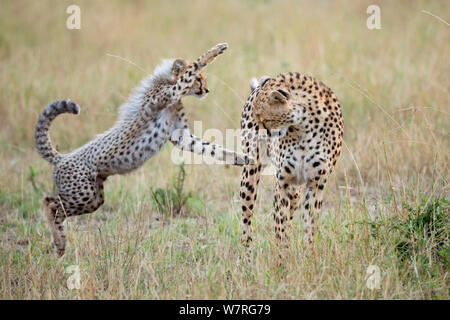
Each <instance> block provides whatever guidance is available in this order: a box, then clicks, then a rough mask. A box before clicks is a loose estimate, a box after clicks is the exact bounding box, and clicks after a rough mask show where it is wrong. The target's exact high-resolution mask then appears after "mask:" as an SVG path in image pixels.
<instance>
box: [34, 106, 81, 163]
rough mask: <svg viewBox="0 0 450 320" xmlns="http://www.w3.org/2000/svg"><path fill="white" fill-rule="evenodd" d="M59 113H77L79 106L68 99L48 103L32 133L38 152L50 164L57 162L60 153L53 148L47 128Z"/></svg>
mask: <svg viewBox="0 0 450 320" xmlns="http://www.w3.org/2000/svg"><path fill="white" fill-rule="evenodd" d="M61 113H73V114H79V113H80V107H79V106H78V105H77V104H76V103H74V102H72V101H70V100H69V99H67V100H58V101H55V102H53V103H51V104H49V105H48V106H47V107H46V108H45V109H44V111H43V112H42V113H41V115H40V116H39V120H38V122H37V124H36V131H35V133H34V138H35V140H36V147H37V149H38V151H39V154H40V155H41V156H42V158H44V160H47V161H48V162H50V163H51V164H52V165H55V164H56V163H58V161H59V160H60V158H61V154H60V153H59V152H58V151H56V149H55V148H53V145H52V142H51V140H50V134H49V129H50V124H51V122H52V121H53V120H54V119H55V118H56V116H58V115H59V114H61Z"/></svg>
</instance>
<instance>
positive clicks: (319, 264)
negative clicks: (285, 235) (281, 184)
mask: <svg viewBox="0 0 450 320" xmlns="http://www.w3.org/2000/svg"><path fill="white" fill-rule="evenodd" d="M70 4H77V5H79V6H80V8H81V30H68V29H67V28H66V19H67V17H68V14H66V8H67V6H68V5H70ZM370 4H372V2H371V1H249V0H247V1H133V2H125V1H46V0H45V1H44V0H40V1H31V0H30V1H7V0H1V1H0V7H1V8H0V92H1V94H0V163H1V170H0V243H1V245H0V298H2V299H80V298H81V299H113V298H119V299H174V298H177V299H216V298H222V299H245V298H252V299H264V298H268V299H448V298H449V295H450V293H449V284H450V282H449V270H450V268H449V259H450V252H449V214H450V213H449V208H450V207H449V202H448V201H449V163H450V162H449V157H450V139H449V128H450V100H449V84H450V78H449V75H450V65H449V56H450V50H449V49H450V27H449V25H448V21H450V6H449V3H448V1H444V0H443V1H377V4H378V5H379V6H380V8H381V29H379V30H369V29H368V28H367V27H366V19H367V17H368V14H367V13H366V8H367V7H368V5H370ZM423 10H425V11H426V12H424V11H423ZM431 14H433V15H435V16H432V15H431ZM219 42H227V43H228V44H229V49H228V50H227V51H226V52H225V53H224V54H223V55H222V56H221V57H219V58H218V59H217V60H216V61H215V63H214V64H212V65H211V66H209V67H208V68H207V70H206V71H207V75H208V84H209V89H210V93H209V95H208V97H207V98H205V99H203V100H198V99H195V98H193V97H187V98H185V99H184V104H185V107H186V110H187V114H188V117H189V119H190V121H191V125H192V124H193V120H201V121H202V127H203V131H205V130H206V129H209V128H216V129H219V130H220V131H221V132H223V133H224V134H225V131H226V129H236V128H239V123H240V114H241V110H242V106H243V103H244V101H245V99H246V98H247V96H248V94H249V92H250V88H249V80H250V78H251V77H254V76H257V77H259V76H262V75H264V74H268V75H275V74H277V73H279V72H286V71H299V72H302V73H306V74H309V75H312V76H314V77H316V78H318V79H320V80H322V81H323V82H325V83H326V84H327V85H328V86H329V87H331V88H332V89H333V91H334V92H335V93H336V95H337V96H338V97H339V99H340V101H341V105H342V108H343V115H344V120H345V134H344V140H345V144H344V145H343V149H342V154H341V157H340V159H339V161H338V163H337V167H336V169H335V171H334V173H333V175H332V176H331V179H330V182H329V184H328V186H327V188H326V194H325V198H324V209H323V212H322V214H321V216H320V217H319V218H318V219H317V220H318V222H317V225H318V235H317V237H316V241H315V245H314V249H313V250H312V252H309V251H307V250H306V247H305V244H304V243H303V227H302V221H301V219H300V217H299V216H296V217H295V219H294V232H293V234H292V237H291V251H290V255H289V256H288V257H286V259H285V261H284V264H283V265H282V266H279V265H278V263H276V259H275V257H276V256H277V250H276V246H275V243H274V234H273V226H274V223H273V218H272V215H271V212H272V199H273V185H274V177H273V176H264V177H263V179H262V181H261V184H260V191H259V196H258V200H257V208H256V211H255V217H254V219H253V226H254V230H255V231H254V257H253V263H252V264H251V265H248V264H247V263H246V260H245V256H246V255H245V250H244V249H243V248H242V246H241V244H240V233H241V232H240V220H241V218H240V214H241V212H240V207H241V206H240V200H239V182H240V172H241V169H240V168H237V167H227V166H224V165H206V164H202V165H187V164H186V165H185V166H184V170H185V172H186V176H185V177H184V181H183V182H184V183H183V190H182V193H177V190H175V191H174V192H172V193H170V195H171V197H172V196H173V198H177V197H178V198H179V197H181V198H182V199H181V200H182V201H181V210H175V209H174V205H173V203H174V200H173V199H172V198H170V199H166V198H168V197H166V198H164V196H163V197H162V198H164V199H165V200H164V201H165V202H164V201H163V200H161V199H160V198H161V197H160V198H159V199H160V200H161V201H162V202H161V201H158V197H157V195H158V194H160V195H161V194H163V195H164V194H166V195H167V194H169V193H167V192H166V193H164V192H162V193H161V190H163V191H164V190H172V189H171V188H172V184H175V185H177V184H178V185H179V183H178V182H177V179H178V178H179V179H178V180H183V179H182V178H183V177H182V176H181V177H180V175H179V170H180V169H179V167H178V166H177V165H175V164H174V163H173V162H172V161H171V151H172V148H173V146H172V145H171V144H167V145H166V146H165V147H164V148H163V149H162V151H161V152H160V153H159V154H158V155H156V156H155V157H154V158H152V159H150V160H149V161H148V162H147V163H146V164H145V165H144V166H143V167H142V168H140V169H139V170H137V171H135V172H133V173H131V174H128V175H124V176H114V177H110V178H109V179H108V181H107V183H106V185H105V193H106V202H105V205H104V206H103V207H101V208H100V209H99V210H98V211H97V212H95V213H94V214H91V215H85V216H81V217H77V218H71V219H68V221H67V222H66V228H67V230H68V241H69V243H68V250H67V253H66V255H65V256H64V257H63V258H62V259H57V258H56V256H55V255H54V254H53V252H52V248H51V244H50V231H49V228H48V226H47V223H46V220H45V215H44V212H43V208H42V206H41V199H42V197H43V196H44V195H47V194H49V193H51V192H52V189H53V184H52V179H51V166H50V165H49V164H48V163H47V162H45V161H44V160H42V159H41V158H40V156H39V155H38V153H37V152H36V150H35V145H34V127H35V123H36V121H37V118H38V116H39V113H40V112H41V111H42V110H43V108H44V107H45V106H46V105H47V104H48V103H49V102H51V101H53V100H56V99H63V98H70V99H72V100H73V101H76V102H77V103H79V104H80V106H81V109H82V110H81V114H80V115H79V116H73V115H61V116H60V117H58V118H57V119H56V121H55V122H54V123H53V125H52V127H51V135H52V140H53V143H54V144H55V145H56V146H57V148H58V150H60V152H69V151H71V150H73V149H75V148H77V147H78V146H81V145H82V144H83V143H85V142H87V141H89V140H90V139H92V138H93V137H94V136H95V135H96V134H98V133H101V132H103V131H104V130H106V129H107V128H109V127H110V126H111V125H112V124H113V123H114V121H115V120H116V117H117V114H118V108H119V106H120V104H121V103H123V102H124V101H125V99H126V98H127V97H128V95H129V94H130V92H131V90H132V89H133V88H134V87H135V86H136V85H137V84H138V83H139V81H140V79H141V78H143V77H144V76H145V75H147V74H149V73H151V71H152V70H153V68H154V67H155V66H156V65H157V64H158V63H159V62H160V61H161V59H162V58H168V57H184V58H186V59H188V60H192V59H194V58H196V57H197V56H198V55H199V54H201V53H203V52H204V51H205V50H207V49H208V48H210V47H211V46H213V45H214V44H216V43H219ZM108 54H109V55H108ZM111 55H117V56H120V57H123V58H125V59H129V60H130V61H132V62H133V63H134V64H136V65H134V64H131V63H128V62H126V61H123V60H121V59H119V58H115V57H112V56H111ZM196 134H197V135H200V136H202V132H196ZM205 139H207V137H205ZM216 142H217V143H221V144H224V143H225V142H224V141H216ZM235 148H236V150H237V148H238V147H235ZM158 188H160V190H158ZM175 189H176V188H175ZM180 194H181V196H180ZM178 198H177V199H178ZM171 199H172V200H171ZM177 199H175V200H177ZM178 200H179V199H178ZM163 202H164V203H163ZM184 202H185V203H184ZM70 266H78V268H79V270H80V276H81V282H80V288H79V289H73V290H70V289H68V286H67V281H68V279H69V277H70V276H71V273H70V272H66V268H67V267H70ZM370 266H373V267H370ZM72 268H73V267H72ZM378 271H379V273H377V272H378ZM378 275H379V284H378V285H377V283H376V282H377V281H376V280H377V277H378ZM368 284H369V285H368ZM371 284H374V286H371ZM374 287H375V288H374ZM371 288H372V289H371Z"/></svg>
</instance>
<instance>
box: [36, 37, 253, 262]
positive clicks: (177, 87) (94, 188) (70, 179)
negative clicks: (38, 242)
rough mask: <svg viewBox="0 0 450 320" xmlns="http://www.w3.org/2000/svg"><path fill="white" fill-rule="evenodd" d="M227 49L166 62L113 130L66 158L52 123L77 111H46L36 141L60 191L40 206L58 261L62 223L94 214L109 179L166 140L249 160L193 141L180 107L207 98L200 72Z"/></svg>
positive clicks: (68, 105)
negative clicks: (184, 100)
mask: <svg viewBox="0 0 450 320" xmlns="http://www.w3.org/2000/svg"><path fill="white" fill-rule="evenodd" d="M226 48H227V45H226V44H219V45H217V46H215V47H213V48H212V49H211V50H209V51H208V52H206V53H205V54H204V55H202V56H201V57H200V58H198V59H197V60H196V61H195V62H194V63H192V64H188V63H187V62H186V61H184V60H183V59H176V60H166V61H164V62H163V64H162V65H160V66H158V67H157V68H156V69H155V72H154V74H153V75H151V76H149V77H148V78H146V79H144V80H143V81H142V83H141V86H140V87H139V88H138V89H137V90H136V92H135V93H134V94H133V95H131V97H130V98H129V100H128V101H127V102H126V103H125V104H124V105H123V106H122V107H121V114H120V117H119V119H118V121H117V122H116V124H115V125H114V126H113V127H112V128H111V129H109V130H108V131H106V132H105V133H103V134H100V135H98V136H97V137H96V138H95V139H94V140H92V141H90V142H88V143H86V144H85V145H84V146H82V147H80V148H78V149H76V150H75V151H73V152H71V153H68V154H60V153H59V152H58V151H56V150H55V149H54V148H53V146H52V144H51V141H50V136H49V127H50V123H51V121H52V120H54V119H55V118H56V116H58V115H59V114H61V113H74V114H78V113H79V112H80V107H79V106H78V105H77V104H75V103H73V102H71V101H70V100H65V101H64V100H62V101H56V102H54V103H52V104H50V105H48V106H47V107H46V108H45V110H44V112H43V113H42V114H41V115H40V117H39V120H38V122H37V125H36V132H35V139H36V146H37V149H38V151H39V153H40V154H41V156H42V157H43V158H44V159H45V160H47V161H48V162H50V163H51V164H52V165H53V166H54V171H53V179H54V182H55V185H56V187H57V190H58V192H57V194H55V195H51V196H48V197H45V198H44V200H43V203H44V206H45V210H46V215H47V218H48V222H49V224H50V227H51V231H52V238H53V246H54V248H55V250H56V252H57V253H58V255H59V256H62V255H63V254H64V252H65V248H66V235H65V232H64V228H63V222H64V220H65V218H66V217H69V216H72V215H80V214H85V213H91V212H94V211H95V210H97V209H98V208H99V207H100V206H101V205H102V204H103V202H104V193H103V183H104V181H105V180H106V178H107V177H108V176H110V175H113V174H124V173H127V172H130V171H132V170H134V169H137V168H138V167H140V166H141V165H142V164H143V163H144V162H145V161H146V160H147V159H149V158H150V157H152V156H153V155H154V154H156V153H157V152H158V151H159V150H160V149H161V147H162V146H163V145H164V144H165V143H166V142H167V141H168V140H170V141H171V142H172V143H174V145H175V146H177V147H178V148H180V149H182V150H190V151H192V152H195V153H198V154H205V155H211V156H212V157H214V158H216V159H218V160H225V161H228V162H231V163H232V164H243V163H244V162H245V161H248V160H247V157H245V156H243V157H240V156H238V155H237V154H236V153H235V152H232V151H228V150H225V149H223V148H222V147H221V146H218V145H214V144H210V143H208V142H202V140H200V139H199V138H197V137H195V136H193V135H192V134H191V133H190V132H189V129H188V126H187V122H186V117H185V113H184V110H183V105H182V104H181V98H182V97H184V96H187V95H194V96H196V97H199V98H200V97H203V96H205V95H206V94H207V93H208V88H207V86H206V76H205V75H204V74H203V73H202V69H203V68H204V67H205V66H206V65H207V64H208V63H210V62H212V61H213V60H214V58H215V57H216V56H217V55H219V54H221V53H222V52H223V51H224V50H225V49H226Z"/></svg>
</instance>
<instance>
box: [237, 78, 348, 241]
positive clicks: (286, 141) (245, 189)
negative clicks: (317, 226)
mask: <svg viewBox="0 0 450 320" xmlns="http://www.w3.org/2000/svg"><path fill="white" fill-rule="evenodd" d="M343 132H344V123H343V119H342V111H341V107H340V105H339V102H338V100H337V98H336V96H335V95H334V93H333V92H332V91H331V89H330V88H328V87H327V86H326V85H325V84H323V83H322V82H319V81H317V80H315V79H314V78H312V77H309V76H306V75H302V74H300V73H292V72H290V73H285V74H280V75H278V76H276V77H274V78H269V77H263V78H262V79H261V80H260V81H253V82H252V92H251V94H250V97H249V98H248V99H247V101H246V103H245V105H244V110H243V112H242V117H241V141H242V148H243V151H244V153H245V154H246V155H247V156H250V157H252V158H253V159H255V161H256V163H254V164H249V165H245V166H244V168H243V171H242V179H241V191H240V196H241V198H242V225H243V230H242V242H243V244H244V245H245V246H249V245H250V244H251V241H252V236H251V232H252V229H251V219H252V216H253V211H254V205H255V200H256V189H257V187H258V183H259V179H260V173H261V170H262V169H263V168H262V167H263V165H262V163H261V162H262V161H261V160H263V159H264V157H266V156H267V155H268V156H269V157H270V161H271V162H272V164H273V166H274V167H275V169H276V185H275V199H274V206H275V213H274V215H273V216H274V220H275V236H276V239H277V242H278V243H279V245H281V246H282V247H288V243H287V240H288V234H287V230H288V227H289V225H290V222H291V220H292V218H293V214H294V212H295V210H296V209H297V208H298V207H299V205H300V191H301V188H302V186H304V187H305V189H304V190H305V192H306V194H305V198H304V199H305V200H304V203H303V205H302V206H301V212H302V214H303V221H304V225H305V240H306V242H307V243H309V244H312V243H313V239H314V217H315V215H316V214H317V213H318V212H319V211H320V209H321V207H322V195H323V191H324V188H325V185H326V183H327V179H328V176H329V175H330V174H331V172H332V171H333V168H334V166H335V164H336V160H337V158H338V157H339V154H340V150H341V145H342V135H343ZM261 142H262V143H264V142H265V143H266V144H267V155H266V154H262V148H261Z"/></svg>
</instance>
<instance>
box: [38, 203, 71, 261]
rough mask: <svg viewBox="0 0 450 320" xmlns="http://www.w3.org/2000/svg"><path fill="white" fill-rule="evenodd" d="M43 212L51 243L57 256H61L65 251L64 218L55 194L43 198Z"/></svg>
mask: <svg viewBox="0 0 450 320" xmlns="http://www.w3.org/2000/svg"><path fill="white" fill-rule="evenodd" d="M42 202H43V204H44V208H45V214H46V216H47V221H48V224H49V226H50V230H51V233H52V245H53V249H54V250H55V252H56V254H57V255H58V257H62V256H63V255H64V253H65V251H66V233H65V231H64V226H63V222H64V220H65V218H66V216H65V213H64V209H63V208H62V205H61V203H60V200H59V198H58V197H56V196H48V197H45V198H44V199H43V201H42Z"/></svg>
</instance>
